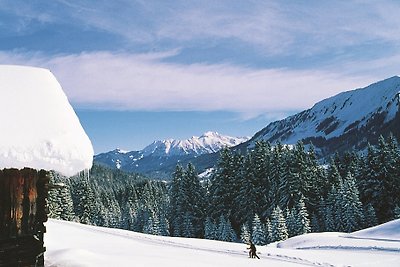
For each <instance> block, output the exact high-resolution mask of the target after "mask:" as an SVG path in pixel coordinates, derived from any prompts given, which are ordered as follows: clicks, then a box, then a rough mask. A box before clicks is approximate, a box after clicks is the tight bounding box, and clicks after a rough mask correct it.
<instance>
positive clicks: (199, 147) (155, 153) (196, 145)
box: [94, 131, 249, 178]
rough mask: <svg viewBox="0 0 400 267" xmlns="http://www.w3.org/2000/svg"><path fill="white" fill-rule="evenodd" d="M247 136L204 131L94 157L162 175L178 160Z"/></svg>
mask: <svg viewBox="0 0 400 267" xmlns="http://www.w3.org/2000/svg"><path fill="white" fill-rule="evenodd" d="M248 139H249V137H231V136H226V135H221V134H219V133H217V132H211V131H208V132H205V133H204V134H203V135H201V136H199V137H197V136H192V137H191V138H189V139H185V140H175V139H165V140H158V141H154V142H153V143H151V144H150V145H148V146H146V147H145V148H144V149H142V150H139V151H125V150H122V149H119V148H117V149H114V150H112V151H109V152H105V153H100V154H98V155H95V157H94V160H95V161H96V162H97V163H99V164H102V165H106V166H109V167H112V168H117V169H121V170H125V171H131V172H139V173H144V174H147V175H150V176H153V177H156V176H160V177H159V178H164V176H165V175H164V171H163V170H165V169H168V173H170V172H172V170H173V169H174V168H175V166H176V164H177V163H178V162H181V161H182V162H187V161H190V160H191V159H195V158H197V157H199V156H202V155H206V154H212V153H216V152H218V151H219V150H220V149H222V148H223V147H232V146H236V145H238V144H240V143H242V142H244V141H247V140H248ZM168 175H169V174H168ZM168 175H167V176H168Z"/></svg>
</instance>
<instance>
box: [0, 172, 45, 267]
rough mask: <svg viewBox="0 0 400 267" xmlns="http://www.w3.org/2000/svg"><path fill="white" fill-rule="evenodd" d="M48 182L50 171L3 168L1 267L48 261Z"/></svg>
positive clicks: (0, 183) (0, 187) (0, 186)
mask: <svg viewBox="0 0 400 267" xmlns="http://www.w3.org/2000/svg"><path fill="white" fill-rule="evenodd" d="M48 182H49V176H48V174H47V172H46V171H36V170H33V169H29V168H25V169H22V170H17V169H4V170H0V267H3V266H43V265H44V257H43V253H44V251H45V248H44V246H43V234H44V233H45V232H46V228H45V226H44V222H46V221H47V204H46V199H47V196H48Z"/></svg>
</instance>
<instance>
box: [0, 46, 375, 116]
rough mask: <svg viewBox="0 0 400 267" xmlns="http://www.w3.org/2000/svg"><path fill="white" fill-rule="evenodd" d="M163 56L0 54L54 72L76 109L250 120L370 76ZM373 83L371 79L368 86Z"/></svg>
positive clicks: (362, 81)
mask: <svg viewBox="0 0 400 267" xmlns="http://www.w3.org/2000/svg"><path fill="white" fill-rule="evenodd" d="M175 53H176V51H174V52H172V53H165V54H155V55H153V54H139V55H132V54H126V53H118V54H114V53H110V52H94V53H82V54H76V55H66V56H62V55H60V56H56V57H52V58H48V57H46V56H44V55H41V54H36V55H35V54H29V55H24V54H19V55H10V54H4V53H3V54H0V63H3V64H5V63H13V64H18V63H22V64H27V62H28V64H30V65H34V66H41V67H46V68H49V69H50V70H51V71H52V72H53V73H54V74H55V76H56V77H57V78H58V80H59V81H60V83H61V85H62V86H63V88H64V90H65V91H66V93H67V95H68V96H69V99H70V100H71V101H72V102H73V103H74V104H75V105H77V106H82V107H96V108H103V109H127V110H179V111H180V110H184V111H188V110H197V111H214V110H228V111H236V112H240V113H242V114H244V115H246V116H250V115H251V116H256V115H260V114H264V113H271V114H272V113H274V114H278V113H282V112H283V113H284V112H287V111H288V110H301V109H304V108H308V107H311V105H312V104H313V103H315V102H316V101H319V100H321V99H323V98H326V97H329V96H331V95H334V94H336V93H338V92H341V91H343V90H346V89H352V88H356V87H359V86H362V85H367V83H368V82H369V81H368V79H366V77H360V76H358V77H349V76H344V75H341V74H340V73H333V72H324V71H312V70H310V71H293V70H287V69H262V70H259V69H251V68H243V67H240V66H233V65H228V64H214V65H206V64H191V65H181V64H172V63H165V62H163V61H162V60H163V59H164V57H168V56H170V55H174V54H175ZM371 81H372V80H371Z"/></svg>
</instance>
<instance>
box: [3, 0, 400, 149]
mask: <svg viewBox="0 0 400 267" xmlns="http://www.w3.org/2000/svg"><path fill="white" fill-rule="evenodd" d="M399 13H400V2H399V1H397V0H393V1H388V0H381V1H359V0H354V1H351V0H350V1H300V0H299V1H250V0H249V1H245V0H242V1H230V0H226V1H224V0H220V1H161V0H160V1H150V0H148V1H133V0H114V1H94V0H80V1H77V0H76V1H68V0H53V1H18V0H0V63H1V64H21V65H30V66H38V67H45V68H48V69H50V70H51V71H52V72H53V73H54V74H55V76H56V77H57V79H58V80H59V81H60V83H61V85H62V87H63V89H64V91H65V93H66V94H67V96H68V98H69V100H70V102H71V104H72V105H73V106H74V108H75V110H76V112H77V114H78V116H79V117H80V120H81V122H82V124H83V126H84V128H85V129H86V131H87V133H88V135H89V137H90V138H91V140H92V143H93V145H94V148H95V152H96V153H99V152H104V151H107V150H111V149H113V148H115V147H120V148H123V149H127V150H135V149H141V148H143V147H144V146H145V145H147V144H149V143H151V142H152V141H153V140H156V139H166V138H178V139H184V138H189V137H191V136H193V135H197V136H199V135H201V134H202V133H203V132H205V131H209V130H213V131H218V132H220V133H222V134H227V135H239V136H251V135H253V134H254V133H255V132H257V131H258V130H260V129H261V128H263V127H264V126H266V125H267V124H268V123H269V122H271V121H273V120H276V119H280V118H283V117H285V116H287V115H290V114H294V113H295V112H297V111H301V110H303V109H306V108H309V107H311V106H312V105H313V104H314V103H315V102H317V101H319V100H322V99H324V98H327V97H329V96H332V95H335V94H337V93H339V92H341V91H345V90H349V89H353V88H358V87H363V86H366V85H368V84H370V83H372V82H375V81H378V80H381V79H385V78H388V77H391V76H394V75H399V69H400V16H398V14H399Z"/></svg>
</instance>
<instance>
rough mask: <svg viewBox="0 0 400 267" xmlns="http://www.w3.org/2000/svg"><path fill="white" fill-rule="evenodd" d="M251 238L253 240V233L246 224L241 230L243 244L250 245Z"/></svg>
mask: <svg viewBox="0 0 400 267" xmlns="http://www.w3.org/2000/svg"><path fill="white" fill-rule="evenodd" d="M250 238H251V233H250V230H249V227H248V226H247V224H246V223H244V224H242V227H241V228H240V240H242V242H243V243H245V244H249V243H250Z"/></svg>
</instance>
